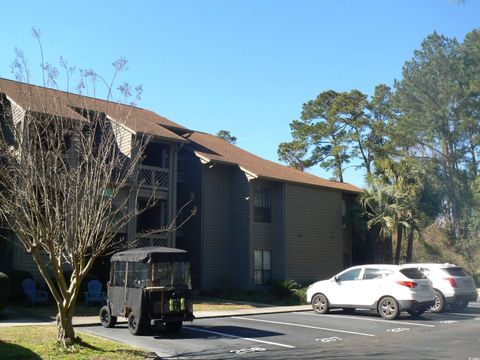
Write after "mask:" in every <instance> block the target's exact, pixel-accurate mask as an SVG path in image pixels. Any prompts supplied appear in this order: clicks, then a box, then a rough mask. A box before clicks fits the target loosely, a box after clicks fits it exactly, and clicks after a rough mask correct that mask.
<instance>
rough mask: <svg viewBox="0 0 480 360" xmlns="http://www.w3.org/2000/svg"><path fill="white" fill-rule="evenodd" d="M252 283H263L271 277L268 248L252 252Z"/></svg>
mask: <svg viewBox="0 0 480 360" xmlns="http://www.w3.org/2000/svg"><path fill="white" fill-rule="evenodd" d="M253 253H254V265H253V270H254V271H253V272H254V284H255V285H265V284H266V283H268V281H270V279H271V278H272V263H271V252H270V250H255V251H254V252H253Z"/></svg>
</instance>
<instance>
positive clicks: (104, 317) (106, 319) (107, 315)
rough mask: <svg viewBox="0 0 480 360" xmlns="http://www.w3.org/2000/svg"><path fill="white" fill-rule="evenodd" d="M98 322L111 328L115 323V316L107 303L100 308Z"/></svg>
mask: <svg viewBox="0 0 480 360" xmlns="http://www.w3.org/2000/svg"><path fill="white" fill-rule="evenodd" d="M100 323H101V324H102V326H103V327H105V328H112V327H114V326H115V324H116V323H117V317H116V316H113V315H112V313H111V312H110V308H109V307H108V306H107V305H105V306H102V308H101V309H100Z"/></svg>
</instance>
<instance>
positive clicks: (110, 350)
mask: <svg viewBox="0 0 480 360" xmlns="http://www.w3.org/2000/svg"><path fill="white" fill-rule="evenodd" d="M56 330H57V329H56V327H55V326H18V327H0V359H2V360H10V359H11V360H20V359H32V360H35V359H48V360H56V359H66V360H80V359H92V360H110V359H122V360H137V359H144V358H145V356H146V353H145V352H143V351H141V350H138V349H135V348H131V347H129V346H126V345H122V344H119V343H117V342H114V341H109V340H104V339H101V338H97V337H94V336H90V335H87V334H84V333H80V332H78V331H77V336H78V335H79V336H80V337H81V340H82V341H81V343H80V344H78V345H75V346H74V348H75V351H74V352H71V351H67V350H62V349H61V348H59V347H57V346H56V335H57V334H56Z"/></svg>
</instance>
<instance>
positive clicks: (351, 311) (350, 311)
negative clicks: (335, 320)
mask: <svg viewBox="0 0 480 360" xmlns="http://www.w3.org/2000/svg"><path fill="white" fill-rule="evenodd" d="M343 312H344V313H345V314H353V313H354V312H355V308H343Z"/></svg>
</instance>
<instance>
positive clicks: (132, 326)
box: [127, 312, 143, 335]
mask: <svg viewBox="0 0 480 360" xmlns="http://www.w3.org/2000/svg"><path fill="white" fill-rule="evenodd" d="M127 324H128V331H130V334H132V335H141V334H142V332H143V326H142V325H143V324H142V322H141V321H140V319H138V318H137V317H135V315H133V312H131V313H130V314H128V318H127Z"/></svg>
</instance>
